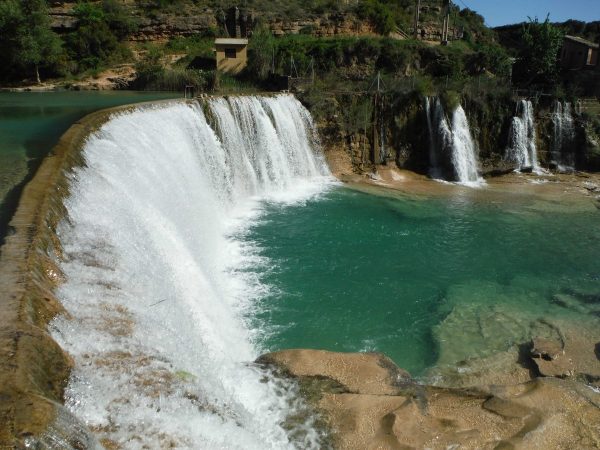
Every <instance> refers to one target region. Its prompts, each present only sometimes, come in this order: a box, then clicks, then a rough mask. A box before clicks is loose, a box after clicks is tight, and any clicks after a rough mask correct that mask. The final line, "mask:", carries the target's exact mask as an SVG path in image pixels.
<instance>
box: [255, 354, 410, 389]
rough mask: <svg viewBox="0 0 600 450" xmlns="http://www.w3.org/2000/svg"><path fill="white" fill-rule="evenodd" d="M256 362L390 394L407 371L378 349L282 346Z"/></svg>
mask: <svg viewBox="0 0 600 450" xmlns="http://www.w3.org/2000/svg"><path fill="white" fill-rule="evenodd" d="M257 362H258V363H263V364H264V363H266V364H274V365H276V366H278V367H282V368H284V369H285V370H286V372H288V373H289V375H291V376H293V377H296V378H298V377H325V378H330V379H332V380H334V381H335V382H336V383H339V384H341V385H342V386H344V387H345V388H346V389H347V391H348V392H350V393H353V394H373V395H393V394H396V393H397V392H398V388H399V386H401V385H402V384H403V383H405V382H406V381H407V380H409V379H410V374H409V373H408V372H406V371H404V370H402V369H400V368H399V367H397V366H396V364H394V362H393V361H392V360H391V359H389V358H388V357H387V356H385V355H383V354H381V353H335V352H328V351H324V350H282V351H280V352H275V353H269V354H267V355H264V356H261V357H260V358H259V359H258V361H257Z"/></svg>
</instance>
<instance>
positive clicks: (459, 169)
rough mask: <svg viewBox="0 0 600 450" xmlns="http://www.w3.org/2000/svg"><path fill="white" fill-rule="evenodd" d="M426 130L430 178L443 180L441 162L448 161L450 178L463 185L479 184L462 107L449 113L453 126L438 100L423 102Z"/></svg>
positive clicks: (473, 145)
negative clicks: (451, 175) (450, 168)
mask: <svg viewBox="0 0 600 450" xmlns="http://www.w3.org/2000/svg"><path fill="white" fill-rule="evenodd" d="M425 112H426V114H427V126H428V130H429V155H430V156H429V157H430V166H431V170H430V175H431V176H432V177H433V178H442V173H443V165H444V161H448V160H449V162H450V164H451V166H452V172H453V178H454V179H455V180H456V181H458V182H459V183H463V184H479V183H481V182H482V179H481V178H480V177H479V174H478V172H477V154H476V147H475V143H474V142H473V137H472V136H471V130H470V128H469V122H468V120H467V116H466V114H465V110H464V109H463V108H462V106H461V105H458V107H457V108H456V109H455V110H454V113H453V114H452V123H451V125H450V123H449V122H448V118H447V117H446V114H445V113H444V108H443V106H442V103H441V101H440V100H439V98H437V97H435V98H434V99H433V100H430V99H429V98H426V99H425Z"/></svg>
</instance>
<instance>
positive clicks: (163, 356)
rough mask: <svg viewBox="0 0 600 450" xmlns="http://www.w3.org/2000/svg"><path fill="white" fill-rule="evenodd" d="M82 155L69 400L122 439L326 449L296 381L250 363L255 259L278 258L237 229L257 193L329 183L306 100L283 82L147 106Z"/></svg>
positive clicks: (74, 186) (71, 247)
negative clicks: (257, 92) (276, 90)
mask: <svg viewBox="0 0 600 450" xmlns="http://www.w3.org/2000/svg"><path fill="white" fill-rule="evenodd" d="M83 158H84V161H85V164H84V165H83V166H82V167H79V168H76V169H75V170H74V172H73V174H72V176H71V184H70V190H69V191H70V196H69V197H68V199H66V200H65V207H66V210H67V213H68V220H65V221H64V222H63V223H61V224H60V226H59V229H58V236H59V239H60V241H61V243H62V245H63V248H64V260H63V262H62V263H61V268H62V271H63V273H64V276H65V282H64V283H63V284H62V285H61V286H60V287H59V289H58V292H57V295H58V296H59V298H60V299H61V301H62V303H63V305H64V306H65V308H66V310H67V311H68V315H64V316H60V317H58V318H57V319H55V320H54V321H53V323H52V325H51V330H52V333H53V336H54V338H55V339H56V340H57V342H58V343H59V344H60V345H61V347H62V348H63V349H65V350H66V351H67V352H68V353H69V354H70V355H72V357H73V358H74V361H75V366H74V369H73V371H72V374H71V378H70V380H69V383H68V387H67V390H66V406H67V407H68V408H69V409H70V410H71V411H72V412H73V413H74V414H75V415H76V416H77V417H79V418H80V419H82V420H83V421H84V422H85V423H87V424H88V425H89V426H90V427H91V429H92V430H94V432H95V433H96V434H97V436H98V438H99V439H100V440H101V441H102V442H104V443H114V444H115V445H117V446H121V447H123V448H128V449H137V448H171V447H176V448H190V449H199V448H206V449H212V448H228V449H283V448H285V449H287V448H302V449H304V448H320V447H321V442H320V435H319V434H318V433H317V432H316V431H315V430H316V428H315V427H314V426H313V424H312V422H311V421H312V420H314V419H312V415H311V413H310V411H309V410H308V409H307V406H306V405H304V403H303V402H302V401H301V400H299V397H298V395H297V387H296V386H295V385H293V384H292V383H289V382H284V381H282V380H280V379H278V378H277V377H275V376H273V374H271V373H269V372H267V370H266V369H264V368H261V367H258V366H256V365H254V364H253V363H252V361H254V359H255V358H256V357H257V356H258V355H259V354H260V351H261V349H260V348H257V345H256V344H255V341H256V335H257V332H258V331H256V330H253V329H252V328H251V327H250V326H249V324H248V323H249V320H250V318H251V313H252V312H253V310H255V309H256V308H258V305H257V300H258V299H260V298H261V296H263V295H265V292H267V290H268V286H264V285H261V283H260V281H258V280H257V279H256V277H255V276H252V275H251V274H252V273H255V272H254V271H249V270H247V269H248V268H256V267H257V266H258V267H260V266H265V268H266V266H267V265H268V261H264V260H263V259H261V258H260V257H259V255H258V253H257V249H256V248H255V245H253V244H252V243H248V242H245V241H244V239H243V236H244V229H246V228H247V227H248V226H250V225H251V224H252V221H253V220H256V218H257V217H258V215H259V214H260V210H261V204H262V202H264V201H270V202H282V203H290V202H298V201H303V200H305V199H307V198H309V197H310V196H314V195H317V194H319V193H320V192H323V191H324V189H326V187H327V186H328V185H329V184H330V183H331V178H330V176H329V171H328V169H327V166H326V164H325V162H324V159H323V158H322V156H321V154H320V150H319V143H318V139H317V136H316V133H315V127H314V125H313V123H312V119H311V117H310V114H309V113H308V111H307V110H306V109H305V108H304V107H302V105H301V104H300V103H299V102H298V101H297V100H296V99H295V98H294V97H292V96H289V95H280V96H277V97H265V98H260V97H233V98H229V99H228V100H225V99H212V100H206V102H205V103H203V104H202V105H201V104H198V103H183V102H172V103H168V104H166V105H160V106H155V107H140V108H138V109H136V110H134V111H132V112H128V113H122V114H119V115H116V116H113V117H112V118H111V120H110V121H108V122H107V123H106V124H105V125H103V126H102V127H101V128H100V129H99V130H98V131H97V132H96V133H95V134H93V135H92V136H91V137H89V139H88V141H87V142H86V144H85V147H84V149H83ZM294 415H296V417H298V415H302V417H305V418H306V419H305V420H303V423H301V424H298V422H299V421H298V420H297V419H296V420H290V421H288V422H286V420H288V418H289V417H292V416H294ZM286 430H287V431H286Z"/></svg>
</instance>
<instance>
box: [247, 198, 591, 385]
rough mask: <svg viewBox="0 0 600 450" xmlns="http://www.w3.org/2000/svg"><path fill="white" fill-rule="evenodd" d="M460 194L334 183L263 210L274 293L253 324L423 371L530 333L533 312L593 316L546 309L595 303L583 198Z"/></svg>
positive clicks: (303, 343) (287, 342) (259, 231)
mask: <svg viewBox="0 0 600 450" xmlns="http://www.w3.org/2000/svg"><path fill="white" fill-rule="evenodd" d="M465 192H466V194H464V195H463V194H458V195H455V196H448V197H444V198H438V199H414V198H412V199H411V198H409V197H398V198H386V197H382V196H373V195H367V194H364V193H360V192H357V191H353V190H350V189H347V188H343V187H340V188H335V189H333V190H332V191H330V192H329V193H327V194H326V195H325V196H324V197H322V198H320V199H315V200H311V201H309V202H308V203H307V204H305V205H299V206H292V207H281V206H277V205H268V206H267V210H266V213H265V215H264V216H263V218H262V220H261V221H260V222H259V223H257V225H256V226H254V227H253V228H252V229H251V230H250V232H249V235H248V236H247V238H248V239H250V240H252V241H254V242H255V243H256V244H258V246H259V247H260V248H261V249H262V250H261V254H262V256H264V257H266V258H268V261H269V267H270V269H269V270H267V271H265V272H262V275H261V274H260V273H261V271H259V276H260V277H261V279H262V281H263V282H264V283H265V284H267V285H270V286H272V287H273V289H272V291H271V294H270V295H269V296H268V297H266V298H265V299H264V300H263V301H262V304H261V305H260V307H259V308H258V312H257V313H256V316H255V317H254V319H253V320H254V321H255V323H254V324H255V325H256V326H257V327H259V328H261V329H263V330H265V333H264V334H263V335H262V336H261V337H260V339H259V340H260V344H261V345H262V346H263V349H264V350H277V349H282V348H321V349H328V350H334V351H361V350H362V351H364V350H375V351H382V352H384V353H386V354H387V355H389V356H390V357H391V358H392V359H393V360H394V361H395V362H396V363H397V364H398V365H399V366H400V367H403V368H405V369H407V370H409V371H410V372H412V373H413V374H414V375H420V374H423V373H424V371H425V369H427V368H428V367H430V366H432V365H434V364H435V363H436V362H437V363H439V364H442V363H446V364H451V363H456V362H458V361H460V360H462V359H465V358H469V357H477V356H485V355H487V354H489V353H490V352H494V351H500V350H505V349H507V348H508V347H509V346H510V345H512V344H515V343H519V342H520V341H522V340H525V339H530V338H531V335H532V334H533V335H536V334H539V333H540V332H541V331H540V330H539V329H536V327H538V328H539V327H540V324H539V322H538V321H537V320H538V319H539V318H544V320H550V321H552V320H555V319H564V318H565V317H570V318H572V319H574V320H579V318H581V319H582V320H583V319H586V320H587V319H588V318H592V319H593V316H594V314H596V312H595V310H594V308H595V307H596V306H594V305H593V304H591V305H590V304H589V303H585V304H583V303H582V302H580V301H576V302H575V303H576V304H575V305H574V307H575V310H573V309H570V308H565V307H564V306H560V305H557V304H556V303H555V302H553V301H552V298H553V296H554V295H555V294H557V293H558V294H560V293H565V292H570V289H572V288H575V289H579V290H581V289H584V290H586V292H588V293H589V292H591V293H592V294H591V295H592V297H591V298H592V299H593V298H595V297H593V296H594V295H596V294H597V295H598V298H597V299H598V300H599V301H600V211H599V210H598V209H596V208H595V207H594V206H593V205H592V203H591V202H587V201H583V202H582V203H578V204H577V205H576V206H574V207H571V208H567V207H565V206H564V205H563V204H561V203H560V202H555V201H543V200H540V199H539V198H535V197H527V196H523V195H510V194H506V195H505V196H500V197H498V196H496V197H495V198H494V200H493V201H492V200H490V199H489V198H487V197H486V195H485V191H480V192H477V190H470V191H469V190H466V191H465ZM586 298H588V297H586ZM592 303H593V302H592ZM597 309H598V310H600V306H598V308H597ZM580 316H581V317H580Z"/></svg>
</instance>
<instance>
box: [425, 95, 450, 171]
mask: <svg viewBox="0 0 600 450" xmlns="http://www.w3.org/2000/svg"><path fill="white" fill-rule="evenodd" d="M425 113H426V115H427V129H428V130H429V167H430V169H429V176H430V177H431V178H434V179H443V178H444V177H443V170H442V167H441V165H440V158H438V152H440V151H442V152H443V151H445V150H446V149H450V147H451V146H452V131H451V130H450V127H449V125H448V119H446V114H445V113H444V108H443V106H442V102H441V101H440V99H439V98H437V97H433V98H432V99H430V98H429V97H425Z"/></svg>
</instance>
